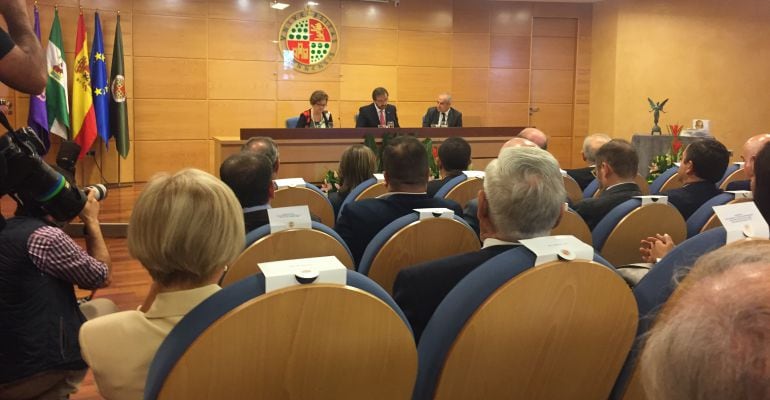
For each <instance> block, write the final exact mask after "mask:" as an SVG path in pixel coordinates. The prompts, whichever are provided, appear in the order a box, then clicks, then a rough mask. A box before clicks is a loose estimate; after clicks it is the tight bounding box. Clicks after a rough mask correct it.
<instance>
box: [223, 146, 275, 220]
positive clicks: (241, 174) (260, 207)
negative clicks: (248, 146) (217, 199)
mask: <svg viewBox="0 0 770 400" xmlns="http://www.w3.org/2000/svg"><path fill="white" fill-rule="evenodd" d="M219 176H220V177H221V179H222V182H224V183H225V184H226V185H227V186H229V187H230V189H232V190H233V193H235V197H237V198H238V202H240V203H241V207H243V219H244V221H245V223H246V233H248V232H251V231H253V230H254V229H257V228H259V227H260V226H262V225H267V224H269V223H270V220H269V219H268V217H267V210H268V209H269V208H270V200H271V199H272V198H273V195H274V193H275V188H274V186H273V179H272V177H273V163H272V162H271V161H270V159H269V158H268V157H267V156H264V155H261V154H254V153H251V152H248V151H243V152H240V153H238V154H233V155H231V156H230V157H227V159H226V160H225V161H224V162H223V163H222V165H221V166H220V167H219Z"/></svg>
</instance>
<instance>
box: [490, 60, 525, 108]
mask: <svg viewBox="0 0 770 400" xmlns="http://www.w3.org/2000/svg"><path fill="white" fill-rule="evenodd" d="M528 100H529V70H528V69H502V68H490V69H489V101H490V102H497V103H503V102H510V103H526V102H527V101H528Z"/></svg>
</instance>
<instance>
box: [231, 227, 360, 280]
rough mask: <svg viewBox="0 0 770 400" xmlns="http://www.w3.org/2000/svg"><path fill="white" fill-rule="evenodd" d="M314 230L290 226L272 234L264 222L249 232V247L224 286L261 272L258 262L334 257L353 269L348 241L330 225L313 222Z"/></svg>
mask: <svg viewBox="0 0 770 400" xmlns="http://www.w3.org/2000/svg"><path fill="white" fill-rule="evenodd" d="M312 224H313V229H288V230H285V231H280V232H276V233H270V225H263V226H260V227H259V228H257V229H254V230H253V231H251V232H249V233H248V234H247V235H246V247H245V249H244V250H243V252H242V253H241V255H239V256H238V258H237V259H236V260H235V261H234V262H233V263H232V264H231V265H229V266H228V267H227V272H225V274H224V276H223V277H222V280H221V282H220V285H221V286H228V285H231V284H232V283H233V282H237V281H239V280H241V279H243V278H245V277H247V276H249V275H253V274H256V273H258V272H260V271H259V267H257V264H258V263H262V262H268V261H281V260H292V259H295V258H310V257H323V256H335V257H337V259H338V260H340V262H341V263H342V264H343V265H344V266H346V267H348V268H349V269H353V266H354V264H353V256H352V254H351V253H350V249H348V246H347V245H346V244H345V241H344V240H342V238H341V237H340V236H339V235H338V234H337V232H335V231H334V230H333V229H331V228H329V227H328V226H326V225H324V224H321V223H319V222H313V223H312Z"/></svg>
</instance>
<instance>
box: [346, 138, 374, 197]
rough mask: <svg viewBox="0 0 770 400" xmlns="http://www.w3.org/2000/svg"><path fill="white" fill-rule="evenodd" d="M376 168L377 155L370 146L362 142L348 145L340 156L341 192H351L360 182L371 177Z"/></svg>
mask: <svg viewBox="0 0 770 400" xmlns="http://www.w3.org/2000/svg"><path fill="white" fill-rule="evenodd" d="M376 168H377V157H376V156H375V155H374V152H373V151H372V150H371V149H370V148H368V147H366V146H364V145H362V144H355V145H353V146H350V147H348V148H347V149H346V150H345V151H344V152H343V153H342V157H341V158H340V170H339V174H340V177H341V178H342V186H341V187H340V192H343V193H344V192H349V191H350V190H351V189H353V188H354V187H356V186H358V184H359V183H361V182H363V181H365V180H367V179H369V178H371V177H372V174H373V173H374V170H375V169H376Z"/></svg>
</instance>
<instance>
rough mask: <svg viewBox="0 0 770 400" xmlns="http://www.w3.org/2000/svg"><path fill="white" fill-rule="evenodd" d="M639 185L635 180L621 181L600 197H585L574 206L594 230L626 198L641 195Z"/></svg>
mask: <svg viewBox="0 0 770 400" xmlns="http://www.w3.org/2000/svg"><path fill="white" fill-rule="evenodd" d="M641 195H642V192H640V191H639V186H637V185H636V183H633V182H626V183H621V184H619V185H617V186H614V187H612V188H611V189H607V190H605V191H603V192H602V193H601V194H600V195H599V197H596V198H590V199H583V200H581V201H580V202H579V203H577V204H576V205H575V207H574V210H575V212H577V213H578V214H580V216H581V217H583V220H584V221H585V222H586V224H587V225H588V228H589V229H591V230H593V229H594V228H595V227H596V225H597V224H598V223H599V221H601V220H602V218H604V216H605V215H607V213H608V212H610V211H612V209H613V208H615V207H617V206H619V205H620V204H621V203H623V202H625V201H626V200H631V198H632V197H634V196H641Z"/></svg>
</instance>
